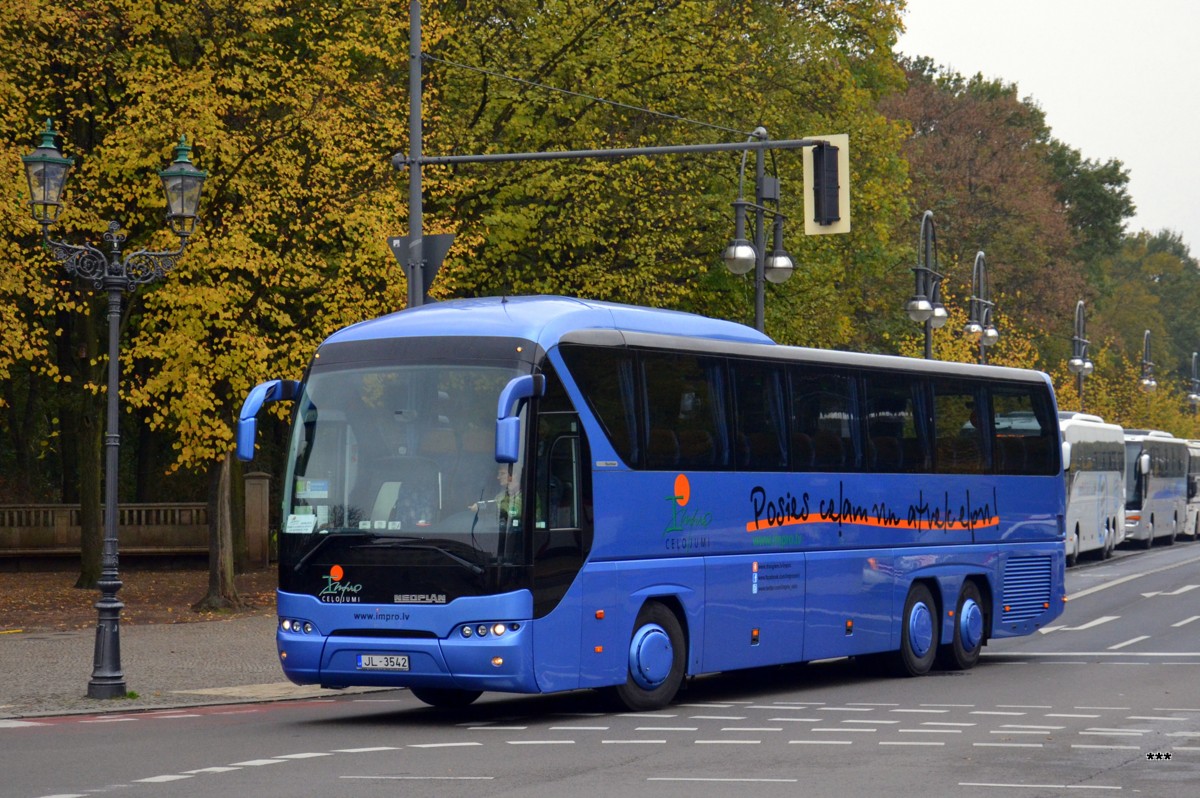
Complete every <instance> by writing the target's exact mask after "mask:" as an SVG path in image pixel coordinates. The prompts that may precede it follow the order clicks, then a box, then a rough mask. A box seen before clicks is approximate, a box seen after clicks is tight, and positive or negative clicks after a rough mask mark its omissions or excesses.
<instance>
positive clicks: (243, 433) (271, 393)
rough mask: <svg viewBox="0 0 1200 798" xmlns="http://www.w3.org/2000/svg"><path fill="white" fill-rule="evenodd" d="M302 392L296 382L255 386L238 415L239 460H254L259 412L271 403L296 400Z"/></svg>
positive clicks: (267, 383)
mask: <svg viewBox="0 0 1200 798" xmlns="http://www.w3.org/2000/svg"><path fill="white" fill-rule="evenodd" d="M299 391H300V383H299V382H297V381H296V380H268V381H266V382H263V383H259V384H258V385H256V386H254V389H253V390H251V391H250V393H249V394H247V395H246V401H244V402H242V409H241V411H240V412H239V413H238V424H237V456H238V459H239V460H242V461H249V460H253V459H254V438H255V435H256V434H257V432H258V411H259V410H261V409H262V406H263V405H265V404H268V403H269V402H278V401H282V400H284V399H294V398H295V397H296V394H297V393H299Z"/></svg>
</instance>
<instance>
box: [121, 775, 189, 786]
mask: <svg viewBox="0 0 1200 798" xmlns="http://www.w3.org/2000/svg"><path fill="white" fill-rule="evenodd" d="M190 778H191V776H190V775H187V774H185V773H170V774H167V775H163V776H151V777H150V778H148V779H134V781H135V782H137V783H138V784H165V783H166V782H168V781H183V780H184V779H190Z"/></svg>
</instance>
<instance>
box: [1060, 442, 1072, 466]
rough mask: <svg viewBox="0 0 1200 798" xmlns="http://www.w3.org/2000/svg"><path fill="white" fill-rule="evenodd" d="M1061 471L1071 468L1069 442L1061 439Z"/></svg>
mask: <svg viewBox="0 0 1200 798" xmlns="http://www.w3.org/2000/svg"><path fill="white" fill-rule="evenodd" d="M1062 460H1063V471H1070V470H1071V442H1070V441H1063V445H1062Z"/></svg>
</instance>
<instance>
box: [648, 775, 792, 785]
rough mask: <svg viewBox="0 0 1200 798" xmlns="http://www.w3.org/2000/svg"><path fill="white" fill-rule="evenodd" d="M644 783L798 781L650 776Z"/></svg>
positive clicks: (766, 782)
mask: <svg viewBox="0 0 1200 798" xmlns="http://www.w3.org/2000/svg"><path fill="white" fill-rule="evenodd" d="M646 781H703V782H718V783H733V784H743V783H745V784H759V783H762V784H795V783H796V782H797V781H799V779H750V778H747V779H715V778H701V777H699V776H650V777H648V778H647V779H646Z"/></svg>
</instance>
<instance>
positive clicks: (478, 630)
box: [475, 623, 487, 637]
mask: <svg viewBox="0 0 1200 798" xmlns="http://www.w3.org/2000/svg"><path fill="white" fill-rule="evenodd" d="M475 634H477V635H479V636H480V637H487V626H486V625H484V624H482V623H481V624H479V626H476V627H475Z"/></svg>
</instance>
